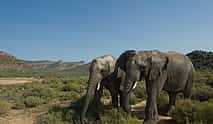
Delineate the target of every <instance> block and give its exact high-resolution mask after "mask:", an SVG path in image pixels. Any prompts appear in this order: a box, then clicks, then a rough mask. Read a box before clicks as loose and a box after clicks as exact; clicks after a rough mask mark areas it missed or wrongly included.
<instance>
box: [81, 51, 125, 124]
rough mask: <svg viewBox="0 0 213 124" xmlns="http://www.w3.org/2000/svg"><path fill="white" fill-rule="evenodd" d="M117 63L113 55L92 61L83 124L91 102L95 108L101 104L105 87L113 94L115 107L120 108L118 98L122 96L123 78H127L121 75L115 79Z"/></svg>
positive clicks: (82, 113) (82, 112) (82, 115)
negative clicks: (121, 85)
mask: <svg viewBox="0 0 213 124" xmlns="http://www.w3.org/2000/svg"><path fill="white" fill-rule="evenodd" d="M115 63H116V59H115V58H114V57H113V56H111V55H104V56H100V57H97V58H95V59H93V60H92V62H91V65H90V68H89V72H90V74H89V79H88V86H87V92H86V98H85V102H84V105H83V108H82V111H81V115H80V120H81V123H82V124H84V120H85V115H86V112H87V109H88V107H89V104H90V103H91V101H92V100H93V102H94V104H95V105H94V106H96V105H97V104H98V103H99V102H100V97H101V95H102V92H103V88H104V87H105V88H106V89H108V90H109V92H110V94H111V97H112V104H113V106H114V107H117V106H118V96H119V94H121V92H120V82H121V77H123V79H124V77H125V76H124V75H122V73H120V74H118V75H116V77H115V74H114V73H113V72H114V69H115ZM120 98H121V97H120ZM120 101H121V100H120Z"/></svg>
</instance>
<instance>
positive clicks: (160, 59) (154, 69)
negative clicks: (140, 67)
mask: <svg viewBox="0 0 213 124" xmlns="http://www.w3.org/2000/svg"><path fill="white" fill-rule="evenodd" d="M148 61H149V63H150V71H149V75H148V76H149V77H148V78H149V80H155V79H157V78H158V77H159V76H161V74H162V72H163V71H165V70H166V69H167V65H168V63H169V59H168V57H166V56H162V55H154V56H150V57H149V58H148Z"/></svg>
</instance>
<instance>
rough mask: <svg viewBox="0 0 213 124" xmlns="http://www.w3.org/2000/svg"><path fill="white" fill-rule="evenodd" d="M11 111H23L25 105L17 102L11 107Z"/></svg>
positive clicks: (20, 101)
mask: <svg viewBox="0 0 213 124" xmlns="http://www.w3.org/2000/svg"><path fill="white" fill-rule="evenodd" d="M12 108H13V109H24V108H25V103H24V101H23V100H17V101H16V103H15V105H13V106H12Z"/></svg>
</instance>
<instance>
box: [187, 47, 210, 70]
mask: <svg viewBox="0 0 213 124" xmlns="http://www.w3.org/2000/svg"><path fill="white" fill-rule="evenodd" d="M187 56H188V57H189V58H190V59H191V60H192V63H193V64H194V66H195V68H197V69H207V68H208V69H213V52H207V51H201V50H195V51H192V52H190V53H188V54H187Z"/></svg>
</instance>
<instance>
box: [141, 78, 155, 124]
mask: <svg viewBox="0 0 213 124" xmlns="http://www.w3.org/2000/svg"><path fill="white" fill-rule="evenodd" d="M156 83H157V82H147V83H146V92H147V102H146V107H145V120H144V124H156V123H157V120H158V111H157V103H156V98H157V87H156V86H155V85H154V84H156Z"/></svg>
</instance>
